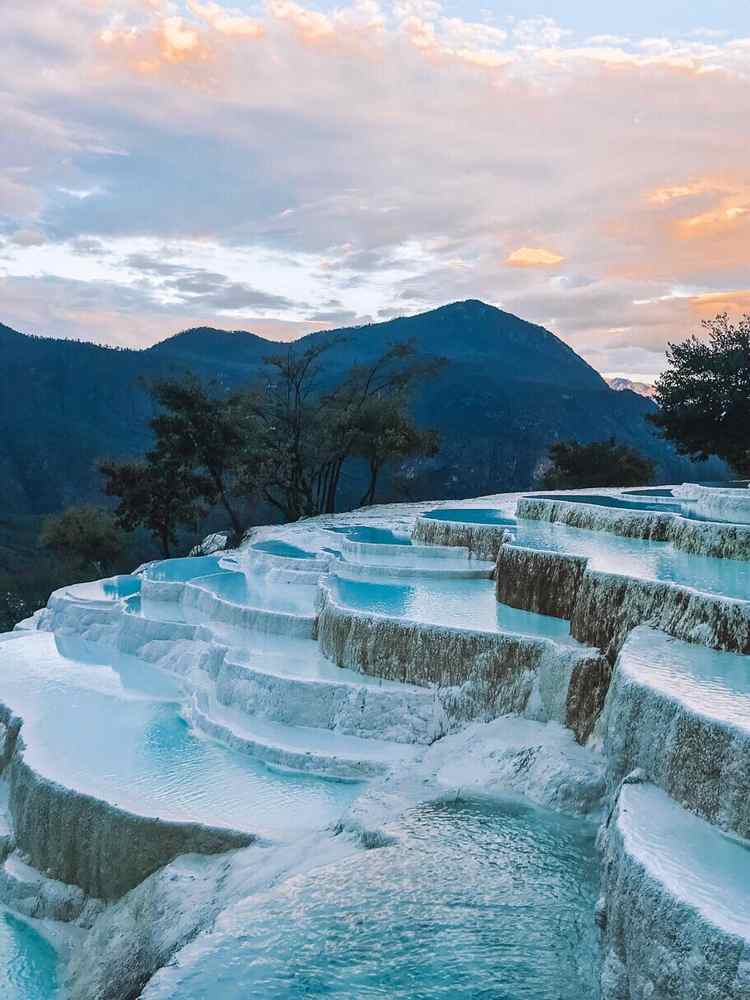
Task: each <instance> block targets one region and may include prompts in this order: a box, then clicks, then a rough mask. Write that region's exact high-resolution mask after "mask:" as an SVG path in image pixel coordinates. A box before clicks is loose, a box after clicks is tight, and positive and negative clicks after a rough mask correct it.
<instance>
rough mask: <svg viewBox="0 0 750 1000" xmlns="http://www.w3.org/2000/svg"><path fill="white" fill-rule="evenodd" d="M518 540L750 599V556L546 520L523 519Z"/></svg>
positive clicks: (618, 569)
mask: <svg viewBox="0 0 750 1000" xmlns="http://www.w3.org/2000/svg"><path fill="white" fill-rule="evenodd" d="M514 544H516V545H522V546H525V547H527V548H532V549H545V550H546V551H549V552H566V553H569V554H571V555H579V556H586V557H587V558H588V559H589V566H590V568H591V569H596V570H601V571H602V572H605V573H620V574H622V575H625V576H637V577H643V578H645V579H648V580H665V581H668V582H672V583H678V584H683V585H684V586H688V587H695V589H696V590H703V591H706V592H708V593H710V594H722V595H724V596H726V597H738V598H741V599H742V600H746V601H747V600H750V561H747V560H742V559H717V558H714V557H712V556H699V555H693V554H692V553H688V552H684V551H682V550H681V549H676V548H675V547H674V546H673V545H671V544H670V543H669V542H652V541H648V540H646V539H641V538H623V537H621V536H619V535H613V534H611V533H609V532H606V531H587V530H585V529H582V528H570V527H568V526H567V525H564V524H548V523H547V522H546V521H530V520H520V519H519V521H518V530H517V532H516V537H515V538H514Z"/></svg>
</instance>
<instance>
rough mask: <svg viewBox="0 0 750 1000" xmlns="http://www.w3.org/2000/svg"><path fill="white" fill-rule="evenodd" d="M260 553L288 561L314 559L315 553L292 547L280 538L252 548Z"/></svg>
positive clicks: (257, 544) (259, 543) (260, 543)
mask: <svg viewBox="0 0 750 1000" xmlns="http://www.w3.org/2000/svg"><path fill="white" fill-rule="evenodd" d="M250 549H251V550H253V549H255V550H256V551H258V552H268V553H269V554H270V555H272V556H284V557H285V558H287V559H314V558H315V553H314V552H306V551H305V550H304V549H300V548H299V547H298V546H296V545H291V544H290V543H289V542H285V541H283V540H282V539H280V538H269V539H268V540H267V541H265V542H256V543H255V544H254V545H251V546H250Z"/></svg>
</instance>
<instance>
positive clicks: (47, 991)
mask: <svg viewBox="0 0 750 1000" xmlns="http://www.w3.org/2000/svg"><path fill="white" fill-rule="evenodd" d="M58 995H59V994H58V980H57V953H56V951H55V949H54V948H53V947H52V945H51V944H50V943H49V942H48V941H47V940H46V939H45V938H43V937H42V936H41V934H39V933H38V932H37V931H36V930H34V928H33V927H32V926H30V925H29V924H27V923H25V922H24V921H23V920H19V918H18V917H16V916H14V915H13V914H12V913H10V912H8V910H4V909H0V996H2V998H3V1000H55V998H56V997H57V996H58Z"/></svg>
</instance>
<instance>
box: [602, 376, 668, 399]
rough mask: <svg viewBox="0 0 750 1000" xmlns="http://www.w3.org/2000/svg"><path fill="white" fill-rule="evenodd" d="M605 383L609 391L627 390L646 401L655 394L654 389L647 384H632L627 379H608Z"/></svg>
mask: <svg viewBox="0 0 750 1000" xmlns="http://www.w3.org/2000/svg"><path fill="white" fill-rule="evenodd" d="M606 382H607V385H608V386H609V387H610V389H614V390H615V392H624V391H625V390H627V391H629V392H635V393H637V394H638V395H639V396H645V397H646V399H653V398H654V395H655V394H656V389H655V388H654V386H653V385H651V384H650V383H648V382H632V381H631V380H630V379H629V378H608V379H606Z"/></svg>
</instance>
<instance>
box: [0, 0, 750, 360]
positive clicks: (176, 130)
mask: <svg viewBox="0 0 750 1000" xmlns="http://www.w3.org/2000/svg"><path fill="white" fill-rule="evenodd" d="M258 9H259V11H260V12H259V13H255V10H256V8H255V6H253V13H252V15H251V14H249V13H248V5H246V4H245V3H244V2H241V0H234V3H233V4H225V3H221V2H214V0H164V2H162V0H118V3H117V4H109V3H100V2H93V0H92V2H88V0H87V2H85V3H82V2H80V0H54V2H53V0H37V2H36V3H35V4H28V3H26V2H23V0H7V2H6V4H5V5H4V8H3V18H4V21H3V25H4V58H3V62H2V65H0V89H2V91H3V93H7V94H10V95H12V97H13V100H12V101H4V102H0V129H2V134H3V136H4V141H3V149H2V151H1V152H0V233H2V234H3V236H4V237H5V243H4V249H3V252H4V255H5V256H4V259H3V261H2V270H0V274H3V273H4V274H6V276H7V277H6V281H11V282H12V283H13V287H14V289H15V290H16V294H20V293H19V291H18V289H19V287H20V286H19V285H18V282H20V281H22V280H23V281H25V282H26V284H25V285H24V288H27V289H29V288H33V287H34V286H35V287H36V288H37V295H36V297H35V296H34V295H31V294H29V295H28V296H26V297H25V298H24V299H23V302H24V306H23V316H24V317H26V318H27V319H28V321H29V322H28V325H29V326H31V327H33V328H34V329H41V330H45V329H47V330H48V331H49V332H57V331H58V330H60V329H64V330H66V331H70V330H72V329H73V325H74V320H73V317H74V316H77V317H78V318H79V320H78V321H80V323H81V331H80V333H81V335H84V336H94V337H105V336H106V337H108V338H112V337H114V336H115V332H114V331H115V326H116V314H117V310H118V309H122V310H123V313H122V315H121V324H122V337H123V338H127V336H129V333H128V331H129V330H131V329H132V330H133V331H135V332H134V333H133V336H134V337H135V336H139V337H148V336H151V335H152V331H153V330H155V329H156V328H157V327H159V328H161V324H163V323H166V322H168V321H169V322H174V323H175V324H176V325H195V324H196V323H197V322H211V321H212V320H214V319H216V321H217V322H222V323H224V322H225V321H226V322H231V323H232V325H236V322H235V317H236V316H237V315H238V314H239V315H243V316H245V315H246V316H249V317H250V318H253V317H255V318H256V319H257V317H258V316H262V317H263V319H264V321H266V322H268V323H276V324H281V325H279V326H278V329H279V330H281V331H287V330H289V329H291V327H289V326H284V325H283V324H284V322H285V321H289V322H291V323H292V324H293V326H294V329H301V328H302V327H301V326H299V324H302V325H304V324H305V323H308V324H309V323H311V322H312V323H325V322H326V319H329V322H332V323H336V324H337V323H340V322H341V323H343V322H348V321H349V320H348V319H345V318H344V317H354V318H355V319H356V318H357V317H362V316H369V315H372V316H375V315H380V316H386V315H391V314H393V311H394V310H400V309H402V308H404V309H409V310H412V311H413V310H414V309H416V308H427V307H429V306H432V305H438V304H441V303H442V302H445V301H448V300H451V299H458V298H467V297H479V298H484V299H487V300H489V301H491V302H494V303H496V304H498V305H502V306H503V307H504V308H509V309H512V310H514V311H516V312H518V313H520V314H521V315H524V316H527V317H529V318H531V319H534V320H535V321H538V322H544V323H547V324H548V325H550V326H551V327H552V328H554V329H555V330H556V331H558V332H560V333H561V334H562V335H563V336H564V337H565V338H566V339H567V340H568V342H570V343H571V344H572V345H573V346H574V347H575V348H576V349H577V350H580V351H582V352H583V353H584V354H585V356H586V357H587V358H588V359H589V360H592V361H595V363H597V364H601V365H603V366H604V367H606V368H607V369H608V370H612V369H613V368H615V367H617V368H618V370H622V365H621V364H620V363H619V361H618V364H617V365H615V364H613V363H612V360H611V359H609V360H608V358H609V353H608V352H615V353H616V354H617V357H618V359H619V360H621V359H622V356H623V355H622V352H624V351H626V350H627V349H628V347H627V344H626V343H625V342H624V341H623V340H622V338H628V337H629V338H630V344H631V348H630V349H631V350H632V351H633V352H635V353H634V354H633V357H634V358H636V360H637V362H638V364H639V368H638V369H637V370H638V371H639V372H643V371H644V370H646V369H644V367H643V364H644V361H645V358H644V355H645V354H647V355H648V356H649V364H650V365H651V366H652V367H656V366H658V364H659V363H660V361H659V358H660V353H661V351H662V350H663V344H664V343H665V342H666V338H667V337H668V336H672V337H675V336H679V335H681V334H682V333H683V332H684V333H688V332H690V331H691V329H692V328H693V326H694V325H695V324H696V322H697V319H698V318H699V316H700V315H702V314H703V313H702V312H701V310H703V309H704V308H708V307H709V305H708V304H709V303H711V301H712V300H711V299H710V296H712V295H715V294H716V295H725V294H726V290H727V289H729V290H735V289H743V288H745V287H746V284H747V246H748V234H749V232H750V231H749V230H748V226H749V225H750V212H749V211H748V209H749V208H750V194H749V192H750V174H749V173H748V168H747V165H746V164H747V155H746V151H747V146H748V140H750V87H749V86H748V82H749V80H748V78H749V77H750V43H749V42H748V40H747V39H743V38H741V37H737V36H735V37H733V36H731V35H727V36H718V35H713V34H701V35H700V36H698V35H694V36H692V37H687V38H680V37H673V38H659V39H639V38H635V37H634V38H632V39H628V38H624V37H619V36H611V35H610V36H601V35H600V36H594V37H592V38H588V39H586V40H585V41H584V42H583V43H581V42H580V41H579V40H578V39H576V37H575V36H574V35H571V34H570V33H569V32H568V31H567V26H566V25H565V24H564V23H563V24H560V23H557V22H554V21H551V20H550V19H532V20H523V21H518V20H515V21H511V20H503V22H502V23H498V22H495V21H493V20H492V19H491V18H489V16H488V20H487V23H483V22H474V21H470V20H467V19H465V18H461V17H457V16H453V14H451V15H450V16H448V14H447V13H446V11H445V10H444V9H443V8H442V7H441V6H440V4H438V3H434V2H427V0H422V2H414V0H401V2H398V3H396V4H394V5H385V4H383V5H381V4H378V3H376V2H374V0H356V2H354V3H351V4H349V5H347V4H346V2H344V4H342V5H340V6H335V7H331V6H330V5H327V6H326V8H325V9H318V8H316V7H314V6H312V5H309V4H306V3H295V2H292V0H270V2H269V3H268V4H267V5H266V6H265V7H264V8H262V9H261V8H258ZM482 16H484V15H482ZM696 109H699V111H700V113H699V114H698V113H696ZM16 232H28V233H33V234H36V237H35V240H36V238H38V240H39V241H40V242H36V241H35V240H34V241H32V242H28V243H25V244H23V245H19V244H18V243H14V242H10V239H11V238H12V234H13V233H16ZM160 246H163V247H164V248H165V250H164V252H161V251H159V249H158V248H159V247H160ZM142 247H147V248H148V250H143V249H142ZM134 248H135V249H134ZM503 261H504V262H505V263H506V264H507V265H508V266H507V267H502V266H499V262H503ZM102 262H104V263H102ZM573 262H574V265H573ZM102 268H104V270H102ZM573 268H574V269H573ZM73 277H74V278H75V281H74V282H73V284H71V283H70V282H71V280H72V279H73ZM105 279H106V281H108V282H109V284H108V285H106V287H105V285H103V284H102V281H104V280H105ZM55 280H57V283H56V284H55ZM77 281H80V282H82V283H83V284H88V285H89V288H90V290H91V292H92V297H91V300H90V301H87V302H86V303H85V304H84V305H81V299H82V296H83V291H82V290H81V287H80V286H79V284H76V283H75V282H77ZM117 289H119V291H118V290H117ZM97 296H101V299H100V300H99V304H98V305H97ZM703 296H708V298H706V299H705V300H702V299H701V297H703ZM46 297H49V298H50V299H51V303H47V302H46V301H45V299H46ZM66 297H67V299H66ZM691 297H692V298H693V299H695V300H696V301H697V300H701V301H704V305H703V306H696V305H691ZM68 299H69V307H66V305H65V303H66V301H67V300H68ZM333 299H335V300H336V302H337V304H336V305H328V304H327V303H329V302H330V301H331V300H333ZM730 300H731V303H732V306H733V307H734V306H738V307H739V306H740V305H741V300H740V299H739V298H738V297H737V296H736V295H734V294H733V295H732V296H730ZM18 301H20V300H18ZM35 303H36V304H35ZM105 303H106V308H105ZM637 303H640V304H637ZM4 305H5V302H4ZM84 306H85V307H84ZM34 310H36V312H34ZM128 310H132V311H133V312H134V314H136V315H137V316H139V317H141V319H140V320H138V322H133V323H132V324H131V322H130V316H129V313H128ZM105 312H106V313H107V316H111V319H108V318H102V317H103V313H105ZM230 314H231V315H230ZM94 315H98V316H99V320H98V321H94V320H93V319H92V317H93V316H94ZM312 317H316V318H315V319H312ZM321 317H322V318H321ZM3 318H4V317H2V316H0V319H3ZM139 323H140V324H142V325H141V326H139ZM295 324H296V325H295ZM691 324H692V326H691ZM622 328H625V331H626V332H624V333H622V332H620V333H612V332H611V331H613V330H620V331H622ZM138 331H141V332H138ZM165 332H172V331H165ZM66 335H72V334H70V333H67V334H66Z"/></svg>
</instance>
